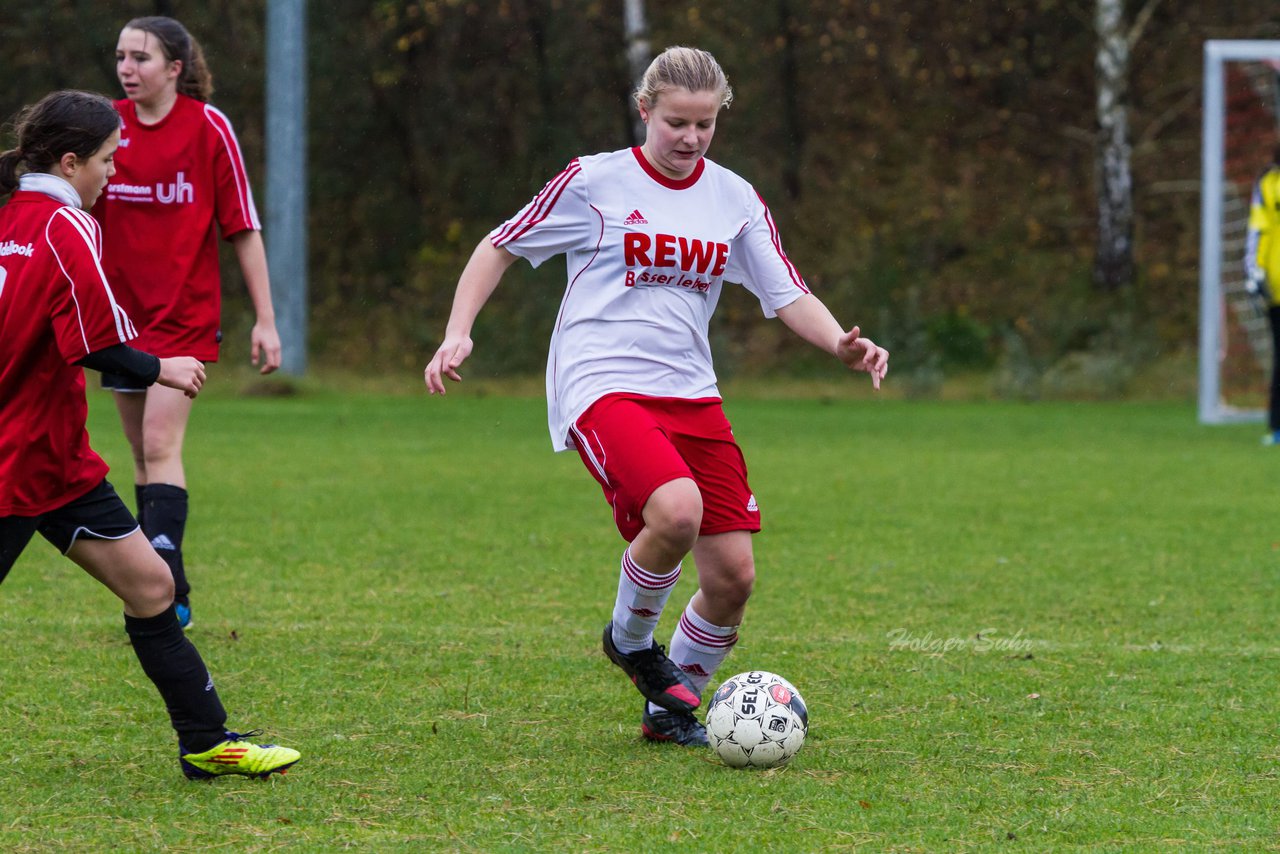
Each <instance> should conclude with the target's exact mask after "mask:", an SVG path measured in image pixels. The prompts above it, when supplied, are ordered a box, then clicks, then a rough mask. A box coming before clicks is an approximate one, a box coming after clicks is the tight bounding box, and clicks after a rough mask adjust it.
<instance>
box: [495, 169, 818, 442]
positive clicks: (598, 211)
mask: <svg viewBox="0 0 1280 854" xmlns="http://www.w3.org/2000/svg"><path fill="white" fill-rule="evenodd" d="M489 239H490V240H491V241H492V243H493V245H494V246H497V247H501V248H504V249H506V250H507V251H509V252H511V253H512V254H514V255H518V256H520V257H522V258H526V259H528V261H529V262H530V263H531V264H533V266H535V267H537V266H538V265H540V264H542V262H544V261H546V260H547V259H548V258H550V257H552V256H553V255H559V254H561V253H563V254H564V256H565V260H566V263H567V266H568V278H569V283H568V287H567V288H566V289H565V294H564V299H563V301H562V302H561V305H560V314H559V316H558V317H557V319H556V325H555V331H554V332H553V333H552V336H551V349H550V353H549V355H548V359H547V421H548V426H549V427H550V429H551V441H552V443H553V445H554V446H555V449H556V450H557V451H563V450H565V449H566V448H569V447H572V437H571V436H570V434H569V428H570V426H572V424H573V423H574V421H576V420H577V418H578V416H579V415H581V414H582V413H583V412H585V411H586V409H587V408H588V407H589V406H590V405H591V404H592V403H594V402H595V401H597V400H599V399H600V398H601V397H603V396H604V395H606V394H611V393H614V392H629V393H633V394H643V395H649V396H653V397H678V398H685V399H692V398H701V397H719V396H720V392H719V390H718V389H717V388H716V377H715V370H714V368H713V367H712V364H711V344H710V341H709V340H708V335H707V328H708V325H709V324H710V322H711V314H712V312H714V311H715V307H716V302H717V301H718V300H719V298H720V289H721V286H722V284H723V282H724V281H725V280H726V279H727V280H729V281H731V282H741V283H742V284H743V285H744V286H746V288H747V289H748V290H750V291H751V292H752V293H753V294H755V295H756V297H757V298H758V299H759V300H760V305H761V307H762V308H763V309H764V313H765V316H766V317H773V316H774V315H775V314H776V312H777V310H778V309H780V308H783V307H785V306H787V305H789V304H790V303H792V302H793V301H795V300H796V299H799V298H800V296H801V295H803V294H806V293H808V292H809V290H808V288H807V287H806V286H805V283H804V280H803V279H802V278H801V277H800V274H799V273H798V272H797V271H796V269H795V267H793V266H792V265H791V262H790V261H789V260H788V259H787V256H786V253H784V252H783V251H782V242H781V240H780V239H779V237H778V231H777V228H775V227H774V224H773V217H772V216H771V215H770V213H769V208H768V207H767V206H766V205H765V203H764V201H763V200H762V199H761V198H760V196H759V195H758V194H757V193H756V191H755V190H754V189H753V188H752V186H751V185H750V184H748V183H747V182H746V181H744V180H743V179H742V178H740V177H738V176H737V175H735V174H734V173H733V172H730V171H729V170H728V169H725V168H724V167H722V166H719V165H717V164H716V163H713V162H711V161H710V160H707V159H706V158H705V157H704V158H702V159H701V160H699V161H698V164H697V166H696V167H695V168H694V171H693V173H692V174H691V175H690V176H689V177H688V178H686V179H683V180H680V181H676V180H673V179H671V178H668V177H666V176H664V175H662V174H661V173H660V172H658V171H657V170H656V169H654V168H653V167H652V166H651V165H649V163H648V161H647V160H645V157H644V154H643V153H641V151H640V149H638V148H631V149H623V150H621V151H614V152H610V153H607V154H595V155H592V156H590V157H580V158H578V159H576V160H574V161H572V162H571V163H570V164H569V165H568V166H567V167H566V168H565V170H564V171H563V172H561V173H560V174H559V175H557V176H556V177H555V178H553V179H551V181H550V182H548V183H547V185H546V186H545V187H543V188H542V191H541V192H540V193H538V195H537V196H535V197H534V199H533V201H531V202H529V204H528V205H526V206H525V207H524V209H523V210H521V211H520V213H518V214H517V215H516V216H515V217H513V218H512V219H510V220H508V221H507V222H505V223H503V225H501V226H500V227H498V228H496V229H494V231H493V232H491V233H490V235H489Z"/></svg>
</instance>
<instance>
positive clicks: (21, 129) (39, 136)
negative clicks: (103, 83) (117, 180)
mask: <svg viewBox="0 0 1280 854" xmlns="http://www.w3.org/2000/svg"><path fill="white" fill-rule="evenodd" d="M13 128H14V135H15V136H16V137H17V138H18V147H17V148H12V149H10V150H8V151H6V152H4V153H3V154H0V193H10V192H13V190H14V188H15V187H17V186H18V177H19V175H20V174H22V173H23V172H48V171H49V167H51V166H53V164H55V163H57V162H58V161H59V160H61V159H62V155H64V154H66V153H68V152H70V153H71V154H74V155H75V156H76V157H79V158H81V159H84V158H87V157H89V156H90V155H92V154H93V153H94V152H95V151H97V150H98V149H99V148H101V147H102V144H103V143H104V142H106V141H107V138H108V137H110V136H111V134H112V133H113V132H115V131H117V130H119V129H120V114H119V113H117V112H116V108H115V105H114V104H112V103H111V101H110V100H109V99H108V98H105V97H103V96H102V95H97V94H94V93H93V92H80V91H77V90H75V89H62V90H60V91H57V92H51V93H49V94H48V95H45V96H44V97H43V98H41V99H40V100H39V101H37V102H36V103H34V104H30V105H28V106H26V107H23V108H22V110H21V111H20V112H19V113H18V115H17V116H15V117H14V119H13Z"/></svg>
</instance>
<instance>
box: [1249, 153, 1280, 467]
mask: <svg viewBox="0 0 1280 854" xmlns="http://www.w3.org/2000/svg"><path fill="white" fill-rule="evenodd" d="M1244 266H1245V273H1246V276H1247V279H1246V287H1247V288H1248V291H1249V293H1251V294H1253V295H1254V296H1256V297H1258V298H1259V299H1260V300H1262V301H1263V302H1264V304H1265V305H1266V309H1267V317H1268V319H1270V321H1271V352H1272V363H1271V392H1270V400H1269V405H1268V409H1267V418H1268V421H1267V426H1268V428H1269V430H1270V432H1268V433H1267V435H1266V436H1263V437H1262V443H1263V444H1264V445H1280V145H1278V146H1276V149H1275V152H1274V153H1273V154H1272V157H1271V165H1270V166H1268V167H1267V169H1266V171H1265V172H1263V173H1262V176H1261V177H1260V178H1258V182H1257V183H1256V184H1254V185H1253V200H1252V202H1251V204H1250V206H1249V234H1248V237H1247V239H1246V241H1245V255H1244Z"/></svg>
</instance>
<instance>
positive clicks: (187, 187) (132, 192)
mask: <svg viewBox="0 0 1280 854" xmlns="http://www.w3.org/2000/svg"><path fill="white" fill-rule="evenodd" d="M107 196H108V198H112V199H122V200H124V201H126V202H150V201H153V200H154V201H157V202H160V203H161V204H164V205H174V204H178V205H181V204H191V203H192V202H194V201H195V200H196V186H195V184H192V183H191V182H190V181H188V180H187V173H186V172H179V173H178V174H177V176H176V177H175V178H174V180H173V181H172V182H170V183H168V184H166V183H164V182H163V181H157V182H156V184H155V187H154V189H153V188H152V186H151V185H150V184H123V183H121V184H108V185H107Z"/></svg>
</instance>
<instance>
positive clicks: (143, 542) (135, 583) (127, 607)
mask: <svg viewBox="0 0 1280 854" xmlns="http://www.w3.org/2000/svg"><path fill="white" fill-rule="evenodd" d="M67 557H69V558H71V559H72V560H73V561H75V562H76V563H77V564H79V565H80V567H81V568H82V569H84V571H85V572H87V573H89V574H90V575H92V576H93V577H94V578H96V579H97V580H98V581H100V582H102V583H103V584H104V585H106V587H107V588H108V589H109V590H110V591H111V592H112V593H114V594H116V596H118V597H120V601H122V602H124V612H125V613H126V614H128V615H129V616H130V617H154V616H155V615H157V614H159V613H161V612H162V611H164V610H165V609H166V608H168V607H169V605H171V604H172V603H173V576H172V575H171V574H170V573H169V567H167V566H165V562H164V561H163V560H161V559H160V555H158V554H156V551H155V549H153V548H151V544H150V543H149V542H147V538H146V537H145V536H144V535H143V534H142V532H141V531H134V532H133V533H132V534H130V535H129V536H127V537H125V538H124V539H122V540H89V539H83V538H81V539H78V540H76V542H75V545H73V546H72V547H71V551H69V552H68V553H67Z"/></svg>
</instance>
